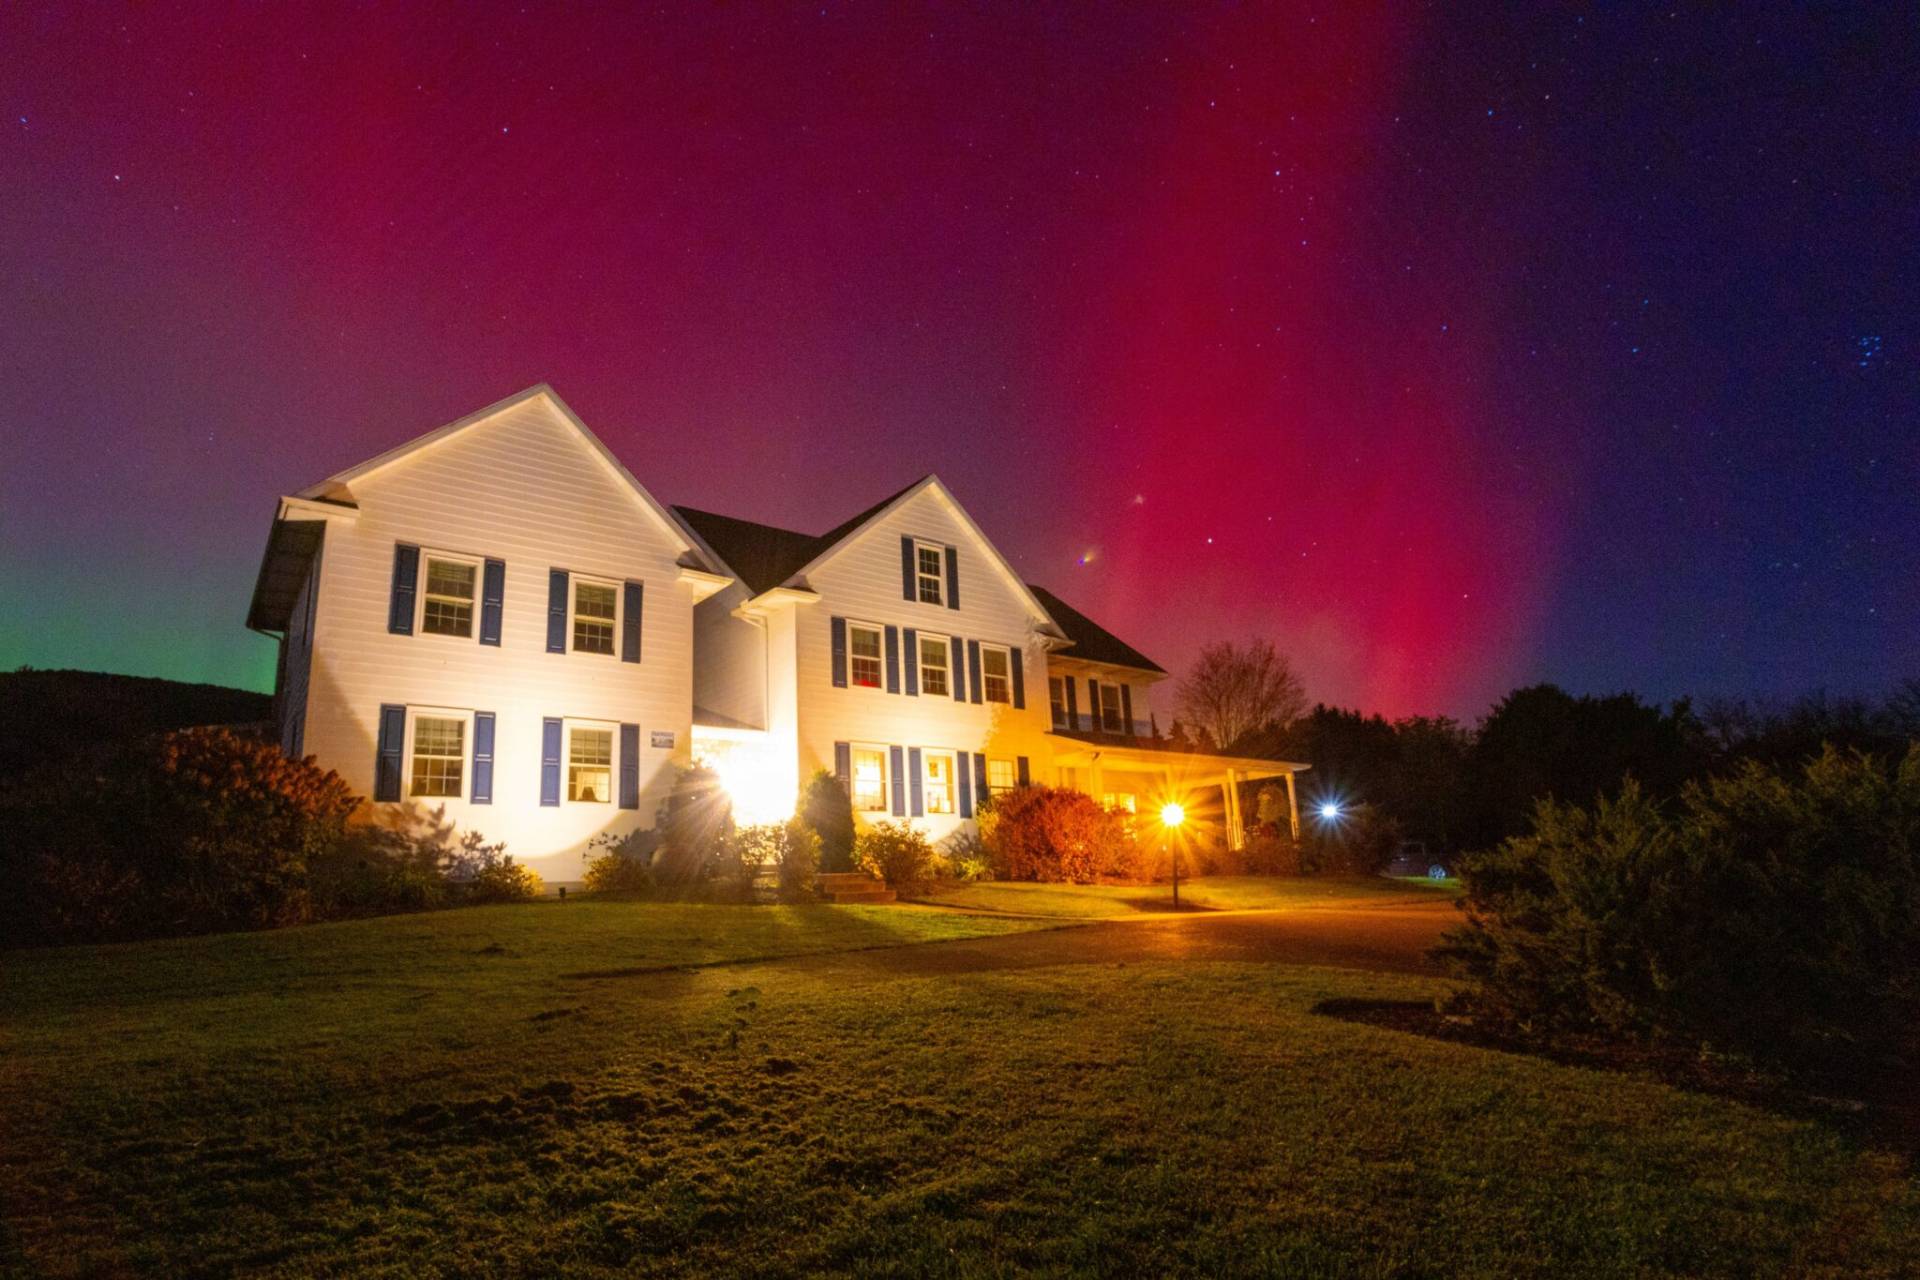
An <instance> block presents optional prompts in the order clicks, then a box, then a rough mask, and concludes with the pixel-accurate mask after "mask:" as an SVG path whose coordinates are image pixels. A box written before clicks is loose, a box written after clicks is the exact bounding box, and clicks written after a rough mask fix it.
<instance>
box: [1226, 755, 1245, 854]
mask: <svg viewBox="0 0 1920 1280" xmlns="http://www.w3.org/2000/svg"><path fill="white" fill-rule="evenodd" d="M1221 790H1222V791H1223V792H1225V798H1226V802H1227V848H1229V849H1238V848H1240V847H1241V846H1243V845H1245V844H1246V842H1247V839H1246V829H1245V827H1244V826H1243V825H1242V824H1241V821H1240V784H1239V781H1238V780H1237V779H1236V778H1235V777H1234V770H1232V769H1229V770H1227V781H1226V784H1225V785H1224V786H1223V787H1222V788H1221Z"/></svg>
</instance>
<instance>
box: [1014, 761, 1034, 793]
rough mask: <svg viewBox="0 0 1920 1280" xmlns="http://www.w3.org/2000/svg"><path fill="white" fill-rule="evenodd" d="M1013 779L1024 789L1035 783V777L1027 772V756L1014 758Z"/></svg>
mask: <svg viewBox="0 0 1920 1280" xmlns="http://www.w3.org/2000/svg"><path fill="white" fill-rule="evenodd" d="M1013 779H1014V781H1015V782H1017V783H1019V784H1020V785H1021V786H1023V787H1024V786H1027V785H1028V784H1029V783H1031V782H1032V781H1033V775H1032V774H1030V773H1028V772H1027V758H1026V757H1025V756H1015V757H1014V758H1013Z"/></svg>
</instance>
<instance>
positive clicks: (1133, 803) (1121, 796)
mask: <svg viewBox="0 0 1920 1280" xmlns="http://www.w3.org/2000/svg"><path fill="white" fill-rule="evenodd" d="M1100 803H1101V804H1103V805H1105V806H1106V807H1107V808H1109V809H1119V810H1120V811H1122V812H1123V813H1138V812H1140V802H1139V799H1138V798H1137V797H1136V796H1135V795H1134V794H1133V792H1131V791H1109V792H1107V793H1106V794H1105V795H1103V796H1101V797H1100Z"/></svg>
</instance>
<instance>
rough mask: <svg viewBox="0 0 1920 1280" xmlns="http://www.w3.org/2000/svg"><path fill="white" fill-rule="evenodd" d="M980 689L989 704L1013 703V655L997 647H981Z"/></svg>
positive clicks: (1009, 651)
mask: <svg viewBox="0 0 1920 1280" xmlns="http://www.w3.org/2000/svg"><path fill="white" fill-rule="evenodd" d="M980 688H981V691H982V692H983V693H984V694H985V695H986V699H987V701H988V702H1012V701H1013V654H1012V651H1011V650H1008V649H1002V648H999V647H998V646H995V645H984V644H983V645H981V646H980Z"/></svg>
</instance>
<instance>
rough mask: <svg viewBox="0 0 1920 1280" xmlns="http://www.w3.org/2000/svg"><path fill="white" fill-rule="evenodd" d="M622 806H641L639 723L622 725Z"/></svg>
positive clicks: (636, 807)
mask: <svg viewBox="0 0 1920 1280" xmlns="http://www.w3.org/2000/svg"><path fill="white" fill-rule="evenodd" d="M628 585H632V584H628ZM620 807H621V808H622V809H638V808H639V807H640V726H639V725H637V724H623V725H621V726H620Z"/></svg>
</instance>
